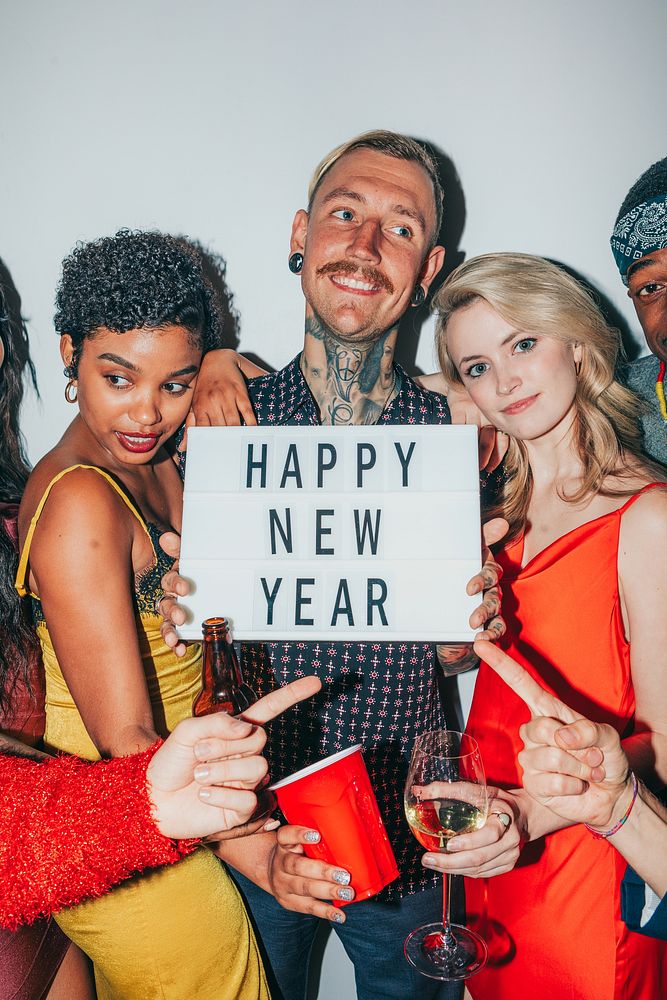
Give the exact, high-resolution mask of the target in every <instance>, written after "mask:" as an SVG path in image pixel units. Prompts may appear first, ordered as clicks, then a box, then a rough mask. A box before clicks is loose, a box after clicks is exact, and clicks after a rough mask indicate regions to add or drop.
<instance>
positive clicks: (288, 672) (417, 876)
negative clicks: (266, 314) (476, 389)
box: [241, 356, 451, 899]
mask: <svg viewBox="0 0 667 1000" xmlns="http://www.w3.org/2000/svg"><path fill="white" fill-rule="evenodd" d="M299 361H300V356H299V357H297V358H295V359H294V361H292V362H291V364H289V365H288V366H287V367H286V368H283V370H282V371H279V372H275V373H273V374H270V375H263V376H261V377H260V378H257V379H253V380H252V381H251V382H250V384H249V391H250V398H251V400H252V404H253V406H254V409H255V414H256V416H257V420H258V422H259V423H260V424H275V425H276V426H278V425H284V424H293V425H298V424H303V425H304V426H306V425H314V424H319V423H320V416H319V410H318V408H317V405H316V403H315V401H314V400H313V397H312V395H311V393H310V390H309V388H308V385H307V383H306V380H305V379H304V377H303V375H302V373H301V369H300V367H299ZM396 375H397V385H398V386H399V391H398V394H397V395H396V396H395V397H394V399H393V400H392V402H391V403H390V404H389V406H387V408H386V409H385V410H384V412H383V413H382V416H381V417H380V420H379V421H378V423H386V424H449V423H451V418H450V414H449V407H448V406H447V401H446V399H445V398H444V397H443V396H439V395H437V394H436V393H432V392H428V391H425V390H424V389H420V388H419V386H418V385H417V384H416V383H415V382H414V381H413V380H412V379H411V378H410V377H409V376H408V375H407V374H406V373H405V372H404V371H403V370H402V369H400V368H398V367H397V368H396ZM241 657H242V666H243V672H244V675H245V679H246V681H247V682H248V683H249V684H250V685H251V687H252V688H253V689H254V690H255V691H256V692H257V694H258V696H260V697H261V696H262V695H264V694H266V693H267V692H268V691H271V690H272V689H274V688H275V687H276V685H277V684H278V685H283V684H287V683H289V681H292V680H295V679H296V678H297V677H303V676H304V675H306V674H317V676H318V677H319V678H320V679H321V681H322V690H321V692H320V693H319V695H318V696H317V697H315V698H311V699H310V700H309V701H307V702H305V703H303V704H300V705H297V706H295V707H294V708H293V709H291V710H290V711H289V712H286V713H284V714H283V715H282V716H280V718H279V719H277V720H275V722H273V723H272V724H271V725H270V726H269V740H268V743H267V746H266V750H265V753H266V755H267V757H268V759H269V763H270V768H271V777H272V779H273V780H274V781H277V780H278V779H279V778H282V777H284V776H285V775H288V774H291V773H292V772H293V771H297V770H299V769H300V768H302V767H306V765H308V764H312V763H313V762H314V761H317V760H320V759H321V758H322V757H326V756H328V755H329V754H332V753H336V752H337V751H338V750H344V749H345V748H346V747H349V746H352V745H353V744H355V743H361V744H363V747H364V759H365V761H366V765H367V767H368V770H369V773H370V778H371V784H372V785H373V788H374V789H375V793H376V796H377V800H378V805H379V807H380V812H381V813H382V817H383V819H384V822H385V825H386V827H387V832H388V834H389V838H390V840H391V842H392V846H393V848H394V853H395V855H396V861H397V864H398V868H399V871H400V877H399V879H397V880H396V881H395V882H393V883H391V885H389V886H388V887H387V889H385V890H384V892H383V893H382V898H384V899H389V898H396V896H403V895H407V894H409V893H412V892H416V891H417V890H419V889H421V888H423V887H425V886H427V885H431V884H433V883H436V882H438V881H439V876H438V875H437V874H434V873H432V872H429V871H427V870H426V869H425V868H424V867H423V866H422V865H421V863H420V857H421V855H422V854H423V849H422V848H421V847H420V846H419V844H418V843H417V841H416V840H415V839H414V837H413V836H412V834H411V833H410V829H409V827H408V824H407V821H406V819H405V814H404V812H403V787H404V784H405V779H406V776H407V769H408V764H409V762H410V754H411V752H412V746H413V743H414V741H415V738H416V737H417V736H419V735H420V733H422V732H425V731H426V730H428V729H437V728H439V727H442V726H444V725H445V720H444V714H443V711H442V708H441V705H440V699H439V696H438V683H437V679H438V673H439V666H438V662H437V659H436V655H435V648H434V646H433V645H431V644H428V643H414V642H410V643H408V642H405V643H403V642H393V643H387V642H359V643H355V642H319V643H318V642H272V643H264V644H261V645H251V644H245V643H244V644H242V646H241Z"/></svg>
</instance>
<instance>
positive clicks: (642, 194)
mask: <svg viewBox="0 0 667 1000" xmlns="http://www.w3.org/2000/svg"><path fill="white" fill-rule="evenodd" d="M661 194H665V195H667V156H665V158H664V159H662V160H658V161H657V162H656V163H654V164H652V166H650V167H649V168H648V170H645V171H644V173H643V174H642V175H641V177H640V178H639V180H637V181H635V183H634V184H633V185H632V187H631V188H630V190H629V191H628V193H627V194H626V196H625V200H624V201H623V204H622V205H621V207H620V209H619V212H618V215H617V216H616V222H615V223H614V227H616V226H617V225H618V223H619V222H620V220H621V219H622V218H623V216H624V215H627V214H628V212H631V211H632V209H633V208H636V207H637V205H642V204H643V203H644V202H645V201H650V200H651V199H652V198H659V197H660V195H661Z"/></svg>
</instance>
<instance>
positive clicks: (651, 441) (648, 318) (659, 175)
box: [611, 157, 667, 464]
mask: <svg viewBox="0 0 667 1000" xmlns="http://www.w3.org/2000/svg"><path fill="white" fill-rule="evenodd" d="M611 250H612V253H613V255H614V259H615V261H616V264H617V266H618V269H619V271H620V272H621V278H622V280H623V284H624V285H625V286H626V287H627V289H628V295H629V296H630V298H631V299H632V302H633V305H634V307H635V311H636V313H637V318H638V319H639V322H640V323H641V326H642V330H643V331H644V336H645V337H646V343H647V344H648V346H649V348H650V350H651V352H652V353H651V354H648V355H647V356H646V357H643V358H639V360H638V361H633V362H632V363H631V364H630V365H629V367H628V374H627V382H628V386H629V388H630V389H633V390H634V391H635V392H636V393H637V394H638V395H639V396H641V397H642V399H644V400H645V401H646V404H647V408H646V412H645V413H644V414H643V415H642V424H643V428H644V446H645V448H646V452H647V453H648V454H649V455H650V456H651V458H654V459H656V460H657V461H658V462H662V463H663V464H667V404H666V402H665V365H666V363H667V157H665V158H664V159H662V160H658V162H657V163H654V164H653V166H651V167H649V168H648V170H646V171H645V172H644V173H643V174H642V175H641V177H640V178H639V180H638V181H637V182H636V183H635V184H633V186H632V187H631V188H630V191H629V192H628V194H627V196H626V198H625V201H624V202H623V204H622V205H621V208H620V211H619V213H618V216H617V219H616V224H615V226H614V231H613V233H612V236H611Z"/></svg>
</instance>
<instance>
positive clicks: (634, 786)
mask: <svg viewBox="0 0 667 1000" xmlns="http://www.w3.org/2000/svg"><path fill="white" fill-rule="evenodd" d="M630 776H631V778H632V798H631V799H630V805H629V806H628V808H627V809H626V810H625V812H624V813H623V815H622V816H621V818H620V819H619V821H618V823H616V825H615V826H612V828H611V830H605V831H604V833H600V832H599V831H598V830H594V829H593V827H592V826H589V825H588V823H584V826H585V827H586V829H587V830H590V831H591V833H592V834H593V836H594V837H595V839H596V840H606V839H607V838H608V837H613V836H614V834H615V833H618V831H619V830H620V829H621V827H622V826H623V824H624V823H625V821H626V820H627V818H628V816H629V815H630V813H631V812H632V807H633V806H634V804H635V801H636V799H637V792H638V791H639V782H638V781H637V775H636V774H635V772H634V771H631V772H630Z"/></svg>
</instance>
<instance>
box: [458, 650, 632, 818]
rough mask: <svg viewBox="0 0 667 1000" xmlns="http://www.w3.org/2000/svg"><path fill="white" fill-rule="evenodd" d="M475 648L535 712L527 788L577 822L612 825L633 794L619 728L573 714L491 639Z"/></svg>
mask: <svg viewBox="0 0 667 1000" xmlns="http://www.w3.org/2000/svg"><path fill="white" fill-rule="evenodd" d="M475 651H476V652H477V654H478V655H479V656H480V658H481V659H483V660H484V661H485V663H487V664H488V665H489V666H490V667H491V669H492V670H495V672H496V673H497V674H498V676H499V677H501V678H502V679H503V680H504V681H505V683H506V684H507V685H508V687H510V688H511V689H512V690H513V691H514V693H515V694H517V695H518V696H519V698H521V700H522V701H524V702H525V703H526V705H527V706H528V708H529V709H530V711H531V715H532V718H531V721H530V722H528V723H526V724H525V725H524V726H522V727H521V730H520V734H521V738H522V740H523V742H524V749H523V750H522V751H521V753H520V754H519V763H520V764H521V766H522V768H523V785H524V788H525V789H526V791H527V792H528V793H529V794H530V795H531V796H532V797H533V798H534V799H536V800H537V801H538V802H539V803H540V804H541V805H543V806H546V807H547V808H548V809H551V810H552V812H554V813H556V814H557V815H558V816H562V817H563V818H564V819H567V820H569V821H570V822H571V823H588V824H589V825H590V826H594V827H599V828H600V829H607V828H609V827H610V826H612V825H613V823H614V820H615V819H616V817H617V814H619V813H622V812H623V809H624V807H625V805H627V801H626V800H627V798H628V796H629V793H630V775H629V768H628V759H627V757H626V756H625V753H624V752H623V748H622V747H621V741H620V738H619V735H618V733H617V732H616V730H615V729H613V728H612V727H611V726H608V725H605V724H601V723H595V722H591V721H590V720H589V719H585V718H584V717H583V716H581V715H578V714H577V713H576V712H573V711H572V709H571V708H569V707H568V706H567V705H565V704H563V702H562V701H559V699H558V698H556V697H555V696H554V695H552V694H550V693H549V692H548V691H545V690H544V688H542V687H541V686H540V685H539V684H538V683H537V681H535V680H534V679H533V678H532V677H531V676H530V674H528V673H527V671H526V670H524V668H523V667H522V666H520V665H519V664H518V663H517V662H516V661H515V660H513V659H512V658H511V657H509V656H508V655H507V654H506V653H503V652H502V650H500V649H498V648H497V647H496V646H493V645H492V644H491V643H490V642H486V641H483V640H478V641H477V642H476V643H475Z"/></svg>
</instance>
